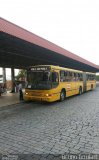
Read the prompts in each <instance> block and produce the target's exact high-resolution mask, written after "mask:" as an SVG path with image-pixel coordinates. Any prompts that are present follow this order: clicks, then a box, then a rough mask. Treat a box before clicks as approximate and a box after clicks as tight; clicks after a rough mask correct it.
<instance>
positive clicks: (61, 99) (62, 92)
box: [60, 90, 66, 102]
mask: <svg viewBox="0 0 99 160" xmlns="http://www.w3.org/2000/svg"><path fill="white" fill-rule="evenodd" d="M65 98H66V92H65V90H62V91H61V93H60V101H61V102H62V101H64V100H65Z"/></svg>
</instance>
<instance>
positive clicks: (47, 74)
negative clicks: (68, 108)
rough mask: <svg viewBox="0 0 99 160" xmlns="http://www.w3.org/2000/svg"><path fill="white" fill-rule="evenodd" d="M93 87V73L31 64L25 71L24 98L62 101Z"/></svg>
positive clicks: (94, 84) (27, 99)
mask: <svg viewBox="0 0 99 160" xmlns="http://www.w3.org/2000/svg"><path fill="white" fill-rule="evenodd" d="M95 87H96V81H95V73H88V72H87V73H86V72H83V71H79V70H74V69H69V68H64V67H59V66H53V65H38V66H32V67H30V68H29V69H28V71H27V86H26V88H25V95H24V100H25V101H29V100H36V101H47V102H54V101H57V100H60V101H63V100H65V98H66V97H69V96H73V95H76V94H79V95H80V94H82V93H83V92H85V91H88V90H92V89H94V88H95Z"/></svg>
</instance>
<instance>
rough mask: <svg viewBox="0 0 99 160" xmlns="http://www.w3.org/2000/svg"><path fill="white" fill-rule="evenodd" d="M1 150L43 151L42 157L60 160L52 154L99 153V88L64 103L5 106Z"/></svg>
mask: <svg viewBox="0 0 99 160" xmlns="http://www.w3.org/2000/svg"><path fill="white" fill-rule="evenodd" d="M0 153H2V154H8V153H9V154H19V153H21V154H22V153H24V154H32V153H36V154H43V156H42V155H40V157H42V158H41V159H42V160H43V159H44V157H45V158H46V157H47V159H48V158H49V159H54V158H55V159H57V157H54V158H53V155H49V154H54V156H56V155H57V154H64V153H71V154H82V153H86V154H87V153H88V154H89V153H94V154H98V153H99V87H97V88H96V90H94V91H90V92H87V93H85V94H82V95H81V96H74V97H71V98H68V99H67V100H65V101H64V102H55V103H52V104H43V103H37V102H31V103H21V104H17V105H14V107H13V106H11V107H9V108H8V109H7V108H4V109H3V108H1V109H0ZM51 156H52V157H51ZM29 159H30V158H29ZM34 159H36V158H34Z"/></svg>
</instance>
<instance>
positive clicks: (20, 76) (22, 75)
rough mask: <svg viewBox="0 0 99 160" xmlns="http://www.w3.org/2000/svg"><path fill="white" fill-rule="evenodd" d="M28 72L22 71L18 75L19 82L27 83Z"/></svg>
mask: <svg viewBox="0 0 99 160" xmlns="http://www.w3.org/2000/svg"><path fill="white" fill-rule="evenodd" d="M25 77H26V70H25V69H20V70H19V73H18V75H17V76H16V77H15V78H16V80H17V81H25Z"/></svg>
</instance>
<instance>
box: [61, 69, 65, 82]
mask: <svg viewBox="0 0 99 160" xmlns="http://www.w3.org/2000/svg"><path fill="white" fill-rule="evenodd" d="M65 79H66V78H65V71H60V81H61V82H65Z"/></svg>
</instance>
